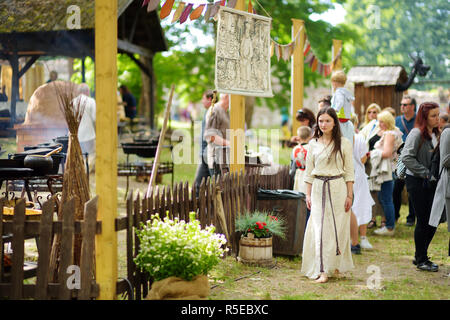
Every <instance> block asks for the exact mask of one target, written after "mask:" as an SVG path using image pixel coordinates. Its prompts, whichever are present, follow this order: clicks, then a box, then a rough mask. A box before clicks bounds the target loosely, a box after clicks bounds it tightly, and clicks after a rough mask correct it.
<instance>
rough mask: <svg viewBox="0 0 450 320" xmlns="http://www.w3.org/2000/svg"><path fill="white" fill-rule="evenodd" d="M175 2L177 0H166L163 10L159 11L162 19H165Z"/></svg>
mask: <svg viewBox="0 0 450 320" xmlns="http://www.w3.org/2000/svg"><path fill="white" fill-rule="evenodd" d="M174 3H175V0H166V2H165V3H164V5H163V6H162V8H161V12H160V13H159V17H160V18H161V20H162V19H165V18H166V17H167V16H168V15H169V14H170V12H171V11H172V8H173V4H174Z"/></svg>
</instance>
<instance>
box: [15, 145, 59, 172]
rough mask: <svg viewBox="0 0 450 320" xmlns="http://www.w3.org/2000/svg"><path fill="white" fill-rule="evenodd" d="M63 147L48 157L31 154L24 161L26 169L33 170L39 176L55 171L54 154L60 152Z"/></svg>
mask: <svg viewBox="0 0 450 320" xmlns="http://www.w3.org/2000/svg"><path fill="white" fill-rule="evenodd" d="M61 149H62V147H59V148H58V149H55V150H52V151H51V152H49V153H47V154H46V155H39V154H29V155H27V156H26V157H25V159H23V165H24V167H26V168H31V169H33V170H34V172H35V173H36V174H37V175H46V174H48V173H50V172H51V171H52V169H53V158H52V157H51V155H52V154H55V153H58V152H60V151H61Z"/></svg>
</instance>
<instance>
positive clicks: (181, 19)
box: [180, 3, 194, 24]
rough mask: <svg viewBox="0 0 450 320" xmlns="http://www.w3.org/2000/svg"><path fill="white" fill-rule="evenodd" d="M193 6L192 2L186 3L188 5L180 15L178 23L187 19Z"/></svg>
mask: <svg viewBox="0 0 450 320" xmlns="http://www.w3.org/2000/svg"><path fill="white" fill-rule="evenodd" d="M193 6H194V5H193V4H192V3H188V5H187V6H186V7H185V8H184V11H183V13H182V14H181V16H180V24H183V23H184V22H185V21H186V20H187V18H188V17H189V15H190V14H191V10H192V7H193Z"/></svg>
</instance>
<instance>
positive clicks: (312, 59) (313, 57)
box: [308, 54, 316, 68]
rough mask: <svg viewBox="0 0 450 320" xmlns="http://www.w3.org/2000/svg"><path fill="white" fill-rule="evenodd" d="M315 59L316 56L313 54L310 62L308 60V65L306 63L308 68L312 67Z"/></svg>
mask: <svg viewBox="0 0 450 320" xmlns="http://www.w3.org/2000/svg"><path fill="white" fill-rule="evenodd" d="M315 59H316V56H315V55H314V54H313V56H312V58H311V60H310V61H309V63H308V65H309V67H310V68H311V67H312V65H313V63H314V60H315Z"/></svg>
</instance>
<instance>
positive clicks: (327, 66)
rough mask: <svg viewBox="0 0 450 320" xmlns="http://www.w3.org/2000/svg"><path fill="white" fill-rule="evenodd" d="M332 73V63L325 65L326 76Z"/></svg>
mask: <svg viewBox="0 0 450 320" xmlns="http://www.w3.org/2000/svg"><path fill="white" fill-rule="evenodd" d="M329 75H330V65H329V64H326V65H325V71H324V76H325V77H328V76H329Z"/></svg>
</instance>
